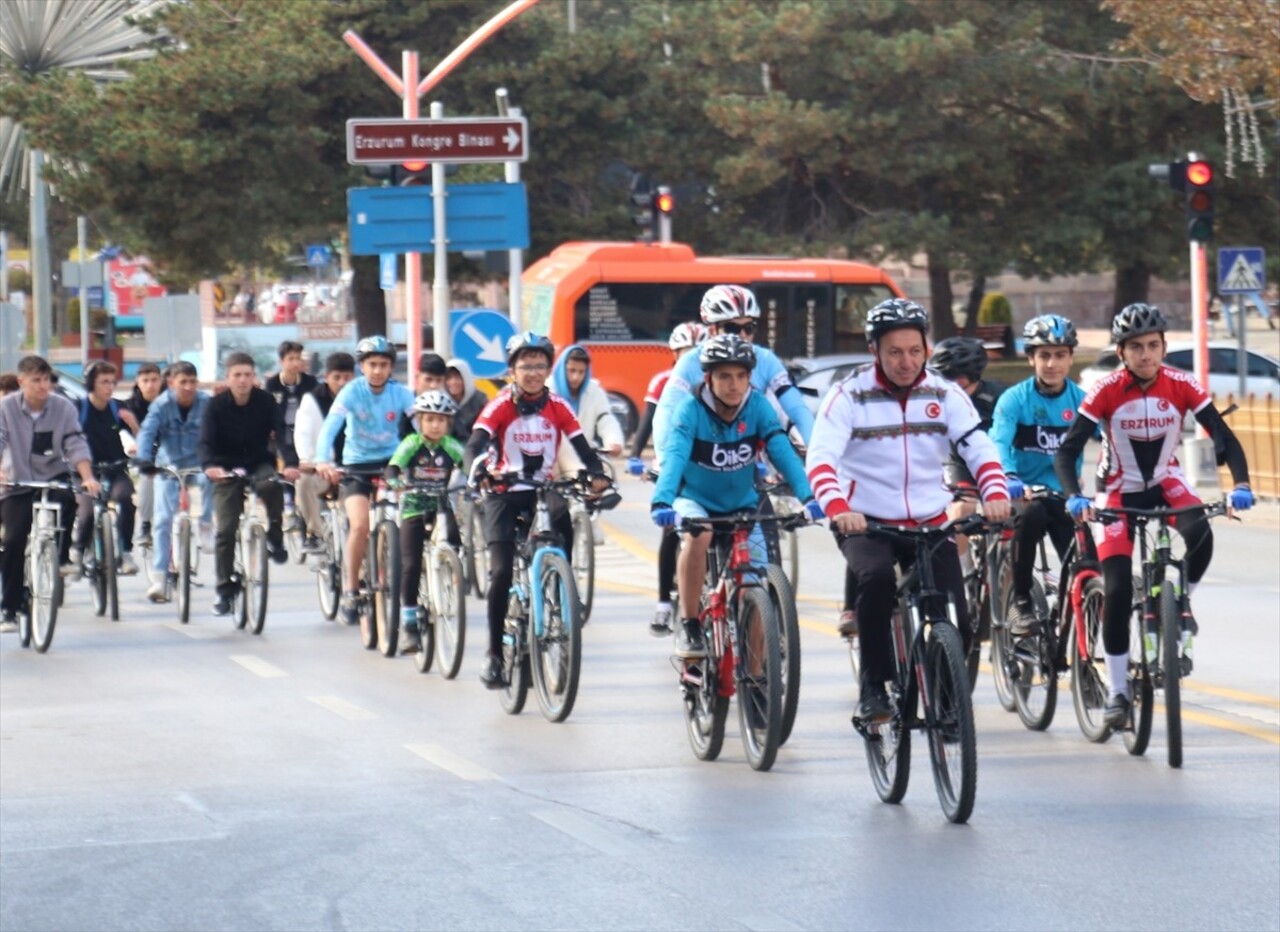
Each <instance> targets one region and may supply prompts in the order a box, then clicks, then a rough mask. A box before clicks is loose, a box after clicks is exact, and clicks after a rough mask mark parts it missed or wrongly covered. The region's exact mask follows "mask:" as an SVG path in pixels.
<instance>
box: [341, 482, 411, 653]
mask: <svg viewBox="0 0 1280 932" xmlns="http://www.w3.org/2000/svg"><path fill="white" fill-rule="evenodd" d="M340 472H341V473H342V474H343V475H347V476H362V477H364V478H367V479H369V480H370V481H371V482H372V483H373V495H372V496H370V501H369V529H370V530H369V540H368V543H367V544H366V546H365V548H364V562H363V563H362V564H361V567H360V589H359V594H358V595H357V596H356V601H357V612H358V615H359V618H360V643H361V644H363V645H364V648H365V650H374V649H377V650H378V651H379V652H380V653H381V654H382V656H384V657H394V656H395V655H396V644H397V643H398V641H399V639H400V576H401V572H402V570H401V562H400V529H399V527H398V526H397V525H396V516H397V513H398V511H399V504H398V500H397V496H396V493H395V491H394V490H392V489H391V488H390V487H388V485H387V482H386V480H385V479H384V478H383V476H382V468H381V467H377V468H376V469H372V470H368V469H366V470H356V469H352V468H351V467H345V468H343V469H342V470H340ZM339 575H340V576H341V574H339Z"/></svg>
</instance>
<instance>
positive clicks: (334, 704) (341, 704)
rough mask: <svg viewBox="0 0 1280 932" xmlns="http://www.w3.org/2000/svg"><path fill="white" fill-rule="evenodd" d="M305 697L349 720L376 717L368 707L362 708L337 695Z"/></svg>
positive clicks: (354, 720)
mask: <svg viewBox="0 0 1280 932" xmlns="http://www.w3.org/2000/svg"><path fill="white" fill-rule="evenodd" d="M307 698H308V699H309V700H311V701H312V702H314V703H315V704H316V705H318V706H320V708H322V709H328V710H329V711H330V712H332V713H333V714H334V715H340V716H342V717H343V718H345V719H347V720H348V721H351V722H356V721H361V720H363V719H369V718H377V716H376V715H374V714H373V713H372V712H370V711H369V710H368V709H362V708H360V706H358V705H356V704H354V703H351V702H347V700H345V699H339V698H338V697H337V696H308V697H307Z"/></svg>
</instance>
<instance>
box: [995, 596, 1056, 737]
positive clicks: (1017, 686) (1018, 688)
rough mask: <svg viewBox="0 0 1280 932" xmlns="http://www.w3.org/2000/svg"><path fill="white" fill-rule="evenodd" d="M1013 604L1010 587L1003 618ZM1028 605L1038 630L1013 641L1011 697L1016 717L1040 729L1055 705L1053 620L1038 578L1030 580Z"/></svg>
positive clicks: (1029, 725) (1046, 725)
mask: <svg viewBox="0 0 1280 932" xmlns="http://www.w3.org/2000/svg"><path fill="white" fill-rule="evenodd" d="M1012 603H1013V590H1012V589H1010V590H1009V594H1008V597H1007V598H1006V600H1005V617H1006V618H1007V617H1008V615H1009V607H1010V606H1011V605H1012ZM1031 604H1032V605H1033V606H1035V610H1036V617H1037V618H1038V619H1040V626H1041V631H1040V632H1039V633H1038V634H1033V635H1031V636H1030V637H1026V638H1022V639H1021V640H1019V641H1015V642H1014V644H1013V658H1014V664H1015V666H1014V669H1015V670H1016V671H1017V676H1016V678H1015V679H1014V681H1013V696H1014V700H1015V701H1016V703H1017V707H1018V718H1020V719H1022V724H1024V725H1026V726H1027V727H1028V728H1030V729H1031V730H1032V731H1044V730H1045V729H1046V728H1048V727H1049V725H1050V724H1051V723H1052V722H1053V713H1054V711H1055V710H1056V709H1057V708H1058V670H1057V667H1056V665H1055V661H1054V658H1055V656H1056V655H1057V652H1058V645H1057V644H1056V642H1055V638H1054V629H1053V620H1052V619H1051V618H1049V617H1048V616H1049V605H1048V603H1047V602H1046V601H1045V597H1044V589H1043V588H1041V586H1040V580H1038V579H1035V580H1032V582H1031Z"/></svg>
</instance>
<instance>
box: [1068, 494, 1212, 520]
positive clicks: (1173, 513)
mask: <svg viewBox="0 0 1280 932" xmlns="http://www.w3.org/2000/svg"><path fill="white" fill-rule="evenodd" d="M1229 509H1230V506H1229V505H1228V503H1227V500H1226V499H1225V498H1224V499H1221V500H1219V501H1216V502H1210V503H1208V504H1205V503H1200V504H1196V505H1183V506H1182V507H1181V508H1128V507H1125V506H1123V505H1121V506H1117V507H1115V508H1095V509H1094V510H1093V513H1094V516H1095V517H1096V518H1097V519H1098V520H1099V521H1101V522H1102V523H1103V524H1108V523H1112V522H1115V521H1119V520H1121V519H1122V518H1126V517H1128V518H1137V519H1138V520H1140V521H1151V520H1161V519H1168V518H1176V517H1177V516H1178V515H1185V514H1190V513H1191V512H1193V511H1203V512H1204V516H1205V517H1206V518H1216V517H1218V516H1219V515H1225V514H1226V513H1227V512H1228V511H1229Z"/></svg>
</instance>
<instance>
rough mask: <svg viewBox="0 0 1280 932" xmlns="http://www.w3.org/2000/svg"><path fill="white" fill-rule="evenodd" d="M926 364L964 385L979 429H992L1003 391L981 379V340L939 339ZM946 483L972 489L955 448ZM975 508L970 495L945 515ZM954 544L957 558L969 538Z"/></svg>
mask: <svg viewBox="0 0 1280 932" xmlns="http://www.w3.org/2000/svg"><path fill="white" fill-rule="evenodd" d="M928 366H929V368H930V369H934V370H937V372H938V373H939V374H940V375H941V376H942V377H943V378H944V379H946V380H947V381H948V382H954V383H955V384H957V385H959V386H960V387H961V388H962V389H964V393H965V394H966V395H968V396H969V400H970V401H971V402H973V407H974V410H976V411H977V412H978V419H979V421H980V422H981V424H982V430H983V431H984V432H986V433H990V432H991V423H992V419H993V417H994V415H995V409H996V401H998V400H999V398H1000V394H1001V393H1002V392H1003V391H1004V386H1003V385H1001V384H1000V383H999V382H992V381H991V380H990V379H984V378H983V377H982V373H983V372H984V371H985V370H986V368H987V349H986V347H985V346H983V345H982V341H981V340H977V339H974V338H973V337H948V338H947V339H945V340H939V341H938V344H937V345H936V346H934V348H933V354H932V355H931V356H930V357H929V362H928ZM945 475H946V481H947V485H949V486H951V487H953V488H956V489H968V490H975V489H976V488H977V486H976V484H975V483H974V481H973V475H972V474H971V473H970V472H969V467H968V466H967V465H965V461H964V458H963V457H962V456H961V455H960V454H959V453H958V452H957V451H956V450H952V451H951V456H950V457H949V458H948V460H947V468H946V471H945ZM977 510H978V503H977V502H976V501H974V500H973V499H970V498H964V499H961V500H960V501H956V502H952V503H951V504H950V505H949V506H948V507H947V517H948V518H963V517H965V516H966V515H971V514H973V513H974V512H975V511H977ZM956 546H957V547H958V548H959V550H960V558H961V560H963V559H964V556H965V553H966V551H967V550H968V541H967V540H966V539H965V538H964V536H963V535H961V536H960V537H957V538H956Z"/></svg>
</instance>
